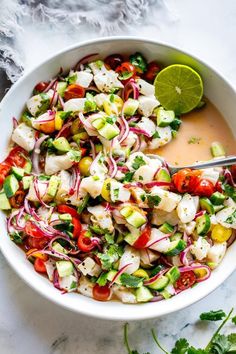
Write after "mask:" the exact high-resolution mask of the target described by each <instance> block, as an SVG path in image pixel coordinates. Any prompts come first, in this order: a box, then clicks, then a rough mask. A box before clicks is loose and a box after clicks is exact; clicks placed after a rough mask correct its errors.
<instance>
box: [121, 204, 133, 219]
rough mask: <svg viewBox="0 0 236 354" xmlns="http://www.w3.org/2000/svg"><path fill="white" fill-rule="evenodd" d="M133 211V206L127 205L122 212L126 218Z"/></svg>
mask: <svg viewBox="0 0 236 354" xmlns="http://www.w3.org/2000/svg"><path fill="white" fill-rule="evenodd" d="M132 212H133V209H132V207H130V206H126V207H124V208H122V209H121V211H120V213H121V215H122V216H124V218H127V217H128V216H130V215H131V214H132Z"/></svg>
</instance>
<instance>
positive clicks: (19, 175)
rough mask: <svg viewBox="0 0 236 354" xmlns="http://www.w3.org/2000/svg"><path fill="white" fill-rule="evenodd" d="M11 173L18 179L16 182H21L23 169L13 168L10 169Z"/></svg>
mask: <svg viewBox="0 0 236 354" xmlns="http://www.w3.org/2000/svg"><path fill="white" fill-rule="evenodd" d="M11 172H12V173H13V175H14V176H15V177H16V178H17V179H18V181H20V180H22V177H23V176H24V174H25V170H24V169H23V168H20V167H15V166H14V167H12V169H11Z"/></svg>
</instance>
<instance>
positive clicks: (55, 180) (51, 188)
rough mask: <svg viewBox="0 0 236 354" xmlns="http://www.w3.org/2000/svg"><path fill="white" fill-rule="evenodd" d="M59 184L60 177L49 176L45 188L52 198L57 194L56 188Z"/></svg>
mask: <svg viewBox="0 0 236 354" xmlns="http://www.w3.org/2000/svg"><path fill="white" fill-rule="evenodd" d="M59 184H60V178H59V177H58V176H51V177H50V180H49V184H48V188H47V195H48V196H49V197H51V198H54V197H55V196H56V194H57V189H58V187H59Z"/></svg>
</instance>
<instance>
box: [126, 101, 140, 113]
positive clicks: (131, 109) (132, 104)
mask: <svg viewBox="0 0 236 354" xmlns="http://www.w3.org/2000/svg"><path fill="white" fill-rule="evenodd" d="M138 106H139V101H138V100H134V99H133V98H129V99H128V100H127V101H126V102H125V104H124V114H125V115H126V116H133V115H134V114H135V112H136V111H137V109H138Z"/></svg>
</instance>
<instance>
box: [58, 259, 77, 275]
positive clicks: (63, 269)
mask: <svg viewBox="0 0 236 354" xmlns="http://www.w3.org/2000/svg"><path fill="white" fill-rule="evenodd" d="M56 267H57V271H58V274H59V277H62V278H63V277H68V276H69V275H71V274H72V273H73V263H71V262H70V261H58V262H56Z"/></svg>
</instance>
